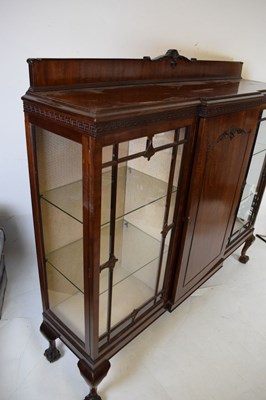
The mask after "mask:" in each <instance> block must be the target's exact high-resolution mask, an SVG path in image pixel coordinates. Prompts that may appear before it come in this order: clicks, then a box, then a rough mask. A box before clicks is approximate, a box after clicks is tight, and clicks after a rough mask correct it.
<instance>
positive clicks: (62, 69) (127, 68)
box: [23, 50, 266, 122]
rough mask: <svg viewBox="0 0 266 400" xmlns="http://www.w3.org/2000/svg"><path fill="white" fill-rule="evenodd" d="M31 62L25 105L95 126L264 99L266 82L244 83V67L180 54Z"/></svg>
mask: <svg viewBox="0 0 266 400" xmlns="http://www.w3.org/2000/svg"><path fill="white" fill-rule="evenodd" d="M28 62H29V69H30V83H31V86H30V89H29V90H28V92H27V93H26V95H25V96H24V97H23V100H25V101H31V102H34V103H38V105H44V106H49V107H52V108H53V109H57V110H60V111H63V112H72V113H76V114H80V115H82V116H83V117H84V116H86V117H89V118H93V120H94V122H97V121H101V120H105V119H106V118H110V117H111V118H112V119H113V118H121V117H127V116H135V115H136V116H138V115H140V114H145V113H154V112H161V111H162V112H163V111H165V110H171V109H173V108H176V109H179V108H185V107H191V106H192V107H198V106H199V105H201V104H205V105H206V103H208V102H212V103H213V102H228V101H232V100H235V99H236V98H238V99H240V100H241V99H247V98H249V97H253V98H254V97H256V96H257V97H259V96H261V98H263V97H264V96H265V95H266V83H261V82H255V81H248V80H243V79H241V70H242V63H241V62H231V61H198V60H194V59H192V60H188V59H187V58H185V57H183V56H180V55H179V54H178V53H177V51H176V50H169V51H168V52H167V53H166V55H164V56H161V57H159V58H157V59H155V60H151V59H150V58H149V57H146V58H144V59H140V60H130V59H124V60H117V59H113V60H111V59H110V60H105V59H98V60H96V59H80V60H74V59H73V60H71V59H61V60H60V59H31V60H29V61H28ZM262 102H265V100H263V101H262Z"/></svg>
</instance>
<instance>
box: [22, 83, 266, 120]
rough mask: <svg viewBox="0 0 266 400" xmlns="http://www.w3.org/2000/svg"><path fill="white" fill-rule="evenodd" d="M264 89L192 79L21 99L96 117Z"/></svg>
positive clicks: (263, 86)
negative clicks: (192, 80)
mask: <svg viewBox="0 0 266 400" xmlns="http://www.w3.org/2000/svg"><path fill="white" fill-rule="evenodd" d="M259 92H266V84H265V83H261V82H256V81H247V80H236V81H225V80H220V81H219V80H218V81H196V82H182V83H180V82H179V83H173V82H171V83H154V84H143V85H134V86H131V85H127V86H110V87H94V88H84V89H69V90H68V89H66V90H55V91H42V92H36V93H30V92H28V95H27V96H25V99H27V98H28V99H31V100H35V101H37V102H41V103H45V104H49V105H51V106H55V107H56V108H66V109H73V110H75V109H76V110H77V111H78V110H79V111H83V112H85V113H86V114H87V115H88V116H91V117H97V116H101V115H102V116H103V115H107V114H108V115H109V114H114V115H115V114H117V113H119V112H123V111H124V112H126V110H128V111H130V110H132V111H133V110H136V109H139V110H142V112H144V111H145V110H156V109H163V108H167V106H174V105H175V106H180V107H182V106H184V103H188V104H193V103H195V102H196V103H199V104H200V102H202V101H204V100H215V99H216V100H218V99H221V100H222V99H224V100H226V99H228V100H229V99H230V98H232V97H233V98H235V97H238V96H250V95H256V94H259Z"/></svg>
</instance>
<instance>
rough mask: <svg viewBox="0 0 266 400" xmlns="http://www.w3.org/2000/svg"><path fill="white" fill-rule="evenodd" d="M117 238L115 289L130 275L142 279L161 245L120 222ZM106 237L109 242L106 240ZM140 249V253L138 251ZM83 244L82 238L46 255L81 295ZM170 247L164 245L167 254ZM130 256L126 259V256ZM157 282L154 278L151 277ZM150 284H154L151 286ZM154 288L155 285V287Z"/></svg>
mask: <svg viewBox="0 0 266 400" xmlns="http://www.w3.org/2000/svg"><path fill="white" fill-rule="evenodd" d="M116 235H117V237H120V238H121V240H117V243H118V244H117V246H116V253H115V256H116V257H117V258H118V261H117V263H116V265H115V274H114V275H115V276H114V286H115V285H117V284H118V283H120V282H121V281H122V280H124V279H127V278H128V277H129V276H130V275H134V274H135V275H138V276H141V275H142V274H141V270H142V269H143V268H145V267H146V268H147V267H148V266H150V265H151V264H152V263H153V262H154V261H155V260H157V258H158V257H157V256H155V255H158V254H159V249H160V242H159V241H158V240H157V239H155V238H153V237H152V236H150V235H148V234H147V233H145V232H143V231H142V230H141V229H139V228H137V227H136V226H134V225H132V224H131V223H128V222H127V221H126V220H124V219H121V220H119V221H117V223H116ZM108 236H109V225H106V226H104V227H103V228H102V230H101V238H102V243H101V249H102V251H101V253H102V254H101V264H103V263H104V262H105V261H107V260H106V258H105V256H104V254H106V253H108V251H107V249H106V248H105V246H106V245H107V244H108V241H107V238H108ZM105 238H106V240H105ZM136 248H139V249H140V250H142V251H139V252H138V253H137V254H136V252H135V249H136ZM82 249H83V244H82V239H80V240H77V241H75V242H73V243H69V244H68V245H67V246H64V247H61V248H59V249H57V250H55V251H53V252H51V253H49V254H47V255H46V258H47V261H48V263H49V264H50V266H51V267H53V268H54V269H55V270H56V271H57V272H58V273H59V274H61V275H62V276H63V277H64V278H65V279H66V280H67V281H69V282H70V283H71V284H72V285H73V287H76V288H77V289H78V290H79V291H80V292H83V291H84V287H83V250H82ZM167 250H168V247H167V246H165V252H167ZM125 253H126V254H127V257H123V255H124V254H125ZM107 275H108V269H107V268H106V269H104V270H102V272H101V284H100V293H101V294H102V293H104V292H105V291H106V290H107V287H108V276H107ZM152 279H155V277H152ZM149 284H151V281H150V283H149ZM153 286H154V285H153Z"/></svg>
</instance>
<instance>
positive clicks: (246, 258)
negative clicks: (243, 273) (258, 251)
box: [238, 256, 249, 264]
mask: <svg viewBox="0 0 266 400" xmlns="http://www.w3.org/2000/svg"><path fill="white" fill-rule="evenodd" d="M238 260H239V261H240V262H241V263H242V264H246V263H247V262H248V260H249V256H240V257H239V259H238Z"/></svg>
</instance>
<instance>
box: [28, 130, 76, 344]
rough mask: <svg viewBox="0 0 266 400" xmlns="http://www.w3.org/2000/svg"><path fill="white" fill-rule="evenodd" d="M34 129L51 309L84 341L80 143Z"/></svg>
mask: <svg viewBox="0 0 266 400" xmlns="http://www.w3.org/2000/svg"><path fill="white" fill-rule="evenodd" d="M34 131H35V136H36V155H37V167H38V180H39V195H40V208H41V216H42V227H43V237H44V251H45V264H46V276H47V287H48V300H49V308H50V310H51V311H52V312H53V313H54V314H55V315H56V316H57V317H58V318H59V319H60V320H61V321H62V322H63V323H64V324H65V325H66V326H67V327H68V328H69V329H70V330H72V332H73V333H74V334H75V335H77V336H78V337H79V338H80V339H81V340H82V341H84V295H83V286H84V284H83V228H82V185H81V178H82V146H81V144H79V143H76V142H74V141H72V140H69V139H66V138H64V137H62V136H59V135H56V134H54V133H52V132H49V131H47V130H44V129H41V128H39V127H35V129H34Z"/></svg>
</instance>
